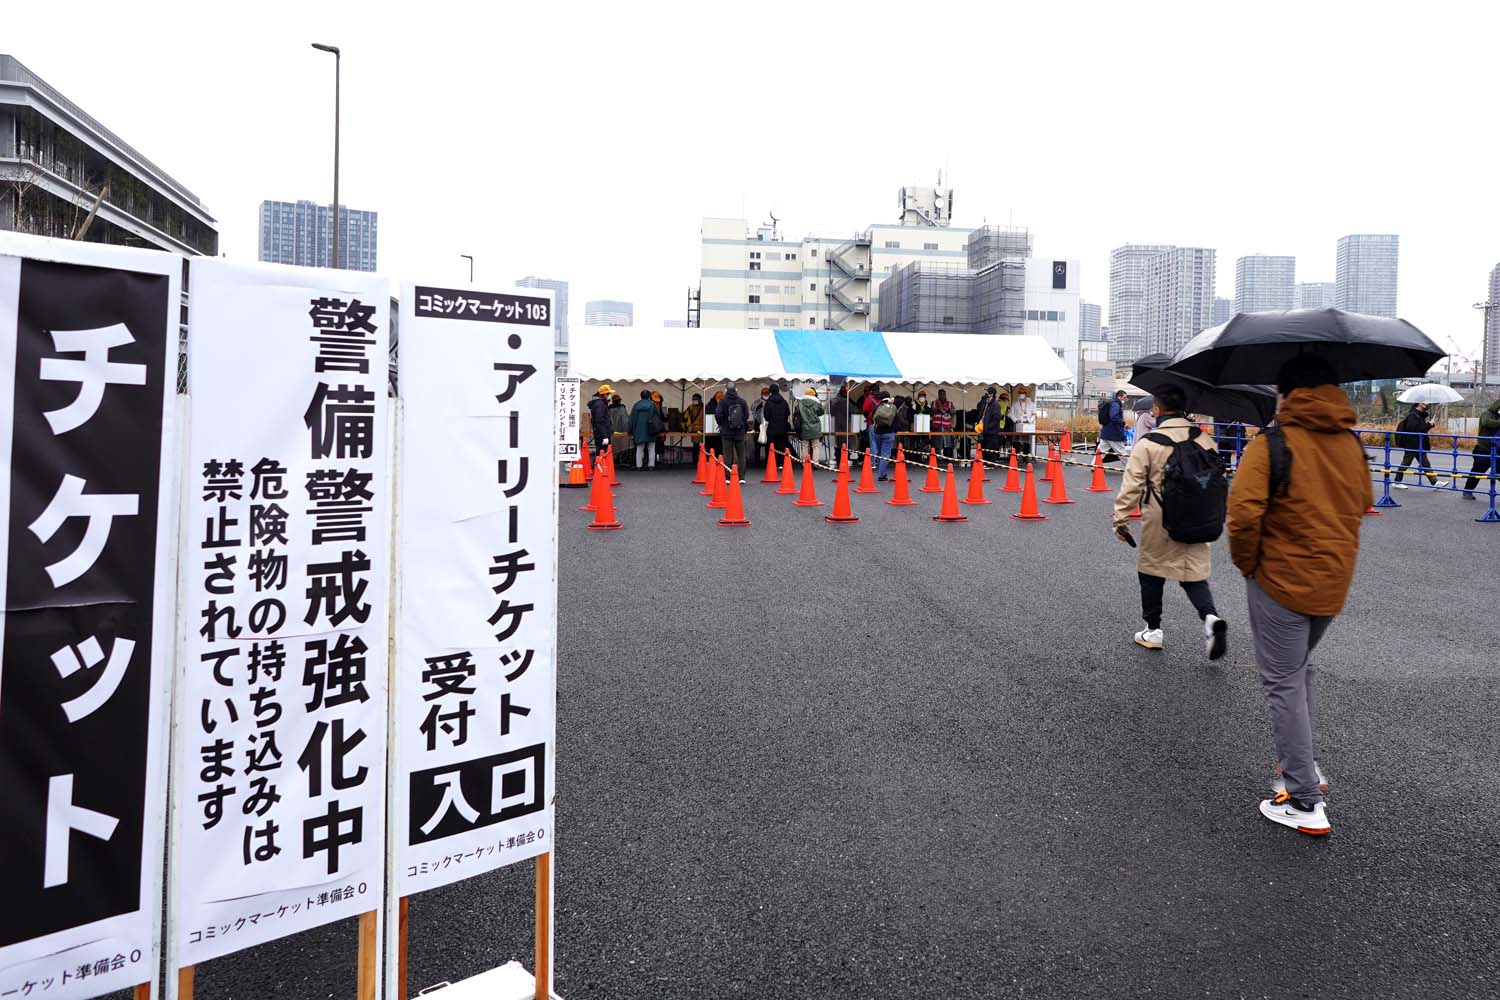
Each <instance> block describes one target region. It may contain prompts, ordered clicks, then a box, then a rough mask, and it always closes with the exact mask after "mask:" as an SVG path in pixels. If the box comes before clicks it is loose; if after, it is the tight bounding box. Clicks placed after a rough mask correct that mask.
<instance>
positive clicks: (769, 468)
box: [735, 444, 790, 483]
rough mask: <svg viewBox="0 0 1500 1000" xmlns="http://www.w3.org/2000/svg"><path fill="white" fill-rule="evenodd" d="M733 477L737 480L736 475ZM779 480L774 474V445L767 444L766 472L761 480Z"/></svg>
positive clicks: (764, 481) (765, 481)
mask: <svg viewBox="0 0 1500 1000" xmlns="http://www.w3.org/2000/svg"><path fill="white" fill-rule="evenodd" d="M788 450H790V449H788ZM735 478H736V480H737V479H738V478H739V477H738V476H736V477H735ZM780 481H781V477H780V476H778V475H777V474H776V446H775V445H774V444H768V445H766V474H765V475H764V476H763V477H761V482H763V483H776V482H780Z"/></svg>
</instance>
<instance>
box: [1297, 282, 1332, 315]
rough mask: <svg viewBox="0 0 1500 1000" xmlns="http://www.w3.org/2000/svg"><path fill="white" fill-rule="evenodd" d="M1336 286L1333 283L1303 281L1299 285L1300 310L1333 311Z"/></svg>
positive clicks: (1298, 302) (1298, 304)
mask: <svg viewBox="0 0 1500 1000" xmlns="http://www.w3.org/2000/svg"><path fill="white" fill-rule="evenodd" d="M1333 290H1334V284H1333V282H1331V281H1303V282H1299V283H1298V285H1297V308H1298V309H1332V308H1333V300H1334V294H1333Z"/></svg>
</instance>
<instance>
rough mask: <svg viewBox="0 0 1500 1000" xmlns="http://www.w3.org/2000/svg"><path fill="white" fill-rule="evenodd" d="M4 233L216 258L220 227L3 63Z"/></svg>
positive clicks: (66, 103)
mask: <svg viewBox="0 0 1500 1000" xmlns="http://www.w3.org/2000/svg"><path fill="white" fill-rule="evenodd" d="M0 229H9V230H12V231H15V232H21V233H31V234H33V235H37V236H54V237H60V238H62V239H74V240H85V241H87V242H90V243H111V244H116V245H119V246H133V247H146V248H148V249H153V250H168V251H171V252H173V253H180V254H190V255H198V254H203V255H207V256H210V257H212V256H215V255H216V254H218V252H219V231H218V224H217V223H216V222H215V221H214V218H213V216H211V215H209V214H208V210H207V209H205V208H204V207H203V203H202V202H200V201H199V200H198V198H197V197H196V196H195V195H194V194H193V193H192V192H191V191H189V190H188V189H187V188H185V187H183V186H182V185H181V184H179V183H178V182H177V181H176V180H174V179H173V178H172V177H170V176H169V175H168V174H167V173H166V172H165V171H164V170H162V169H161V168H160V167H158V166H157V165H156V164H154V163H152V162H151V161H150V160H148V159H146V158H145V157H144V156H142V155H141V154H140V153H138V152H136V151H135V150H134V149H132V148H131V147H130V146H129V145H127V144H126V143H125V141H124V140H123V139H121V138H120V137H119V136H117V135H115V134H114V133H113V132H111V131H110V130H109V129H107V128H105V127H104V126H103V125H101V124H99V122H97V121H95V120H94V119H93V118H92V117H90V116H89V115H88V114H87V113H86V112H85V111H84V110H83V109H82V108H80V107H79V106H78V105H76V104H74V103H73V102H72V101H70V100H68V99H67V98H66V97H64V96H63V95H62V94H61V93H60V92H59V91H58V90H56V89H55V88H54V87H52V86H51V85H50V84H48V83H47V82H46V81H45V80H43V79H42V78H41V77H39V76H37V75H36V74H35V73H33V72H31V70H29V69H27V68H26V67H25V66H23V65H22V64H21V63H20V62H19V61H18V60H16V59H15V58H13V57H12V56H8V55H0Z"/></svg>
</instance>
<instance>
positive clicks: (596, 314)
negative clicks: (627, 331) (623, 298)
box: [583, 299, 635, 326]
mask: <svg viewBox="0 0 1500 1000" xmlns="http://www.w3.org/2000/svg"><path fill="white" fill-rule="evenodd" d="M634 319H635V307H634V306H632V305H631V304H630V303H629V302H617V301H616V300H614V299H595V300H594V301H592V302H585V303H584V304H583V325H584V326H630V325H631V324H632V322H633V321H634Z"/></svg>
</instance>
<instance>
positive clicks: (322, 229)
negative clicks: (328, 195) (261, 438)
mask: <svg viewBox="0 0 1500 1000" xmlns="http://www.w3.org/2000/svg"><path fill="white" fill-rule="evenodd" d="M379 235H380V232H379V223H378V221H377V213H375V212H365V211H361V210H360V209H357V208H350V207H349V206H347V205H340V206H339V268H340V269H341V270H344V271H373V270H375V250H376V243H377V242H378V237H379ZM259 256H260V259H261V260H263V261H267V262H269V263H272V264H296V265H297V266H299V267H332V266H333V206H332V205H319V204H318V203H317V202H313V201H263V202H261V203H260V253H259Z"/></svg>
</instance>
